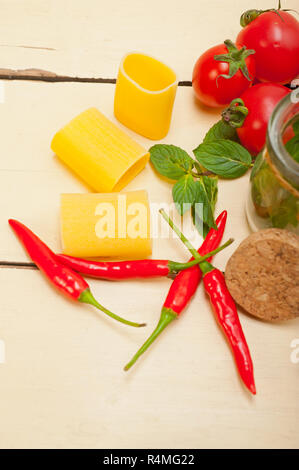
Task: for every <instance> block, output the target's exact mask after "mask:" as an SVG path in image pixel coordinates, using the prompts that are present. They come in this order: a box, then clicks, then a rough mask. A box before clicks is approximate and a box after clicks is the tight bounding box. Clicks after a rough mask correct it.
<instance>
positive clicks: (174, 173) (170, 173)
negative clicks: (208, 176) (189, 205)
mask: <svg viewBox="0 0 299 470" xmlns="http://www.w3.org/2000/svg"><path fill="white" fill-rule="evenodd" d="M149 152H150V156H151V162H152V164H153V165H154V167H155V169H156V170H157V172H158V173H160V174H161V175H163V176H166V177H167V178H170V179H172V180H178V179H180V178H181V176H184V175H185V174H186V173H188V172H189V171H190V170H191V169H192V167H193V159H192V158H191V157H190V156H189V155H188V153H187V152H185V150H182V149H181V148H180V147H176V146H175V145H164V144H157V145H154V146H153V147H151V148H150V150H149Z"/></svg>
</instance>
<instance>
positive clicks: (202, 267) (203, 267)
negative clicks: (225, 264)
mask: <svg viewBox="0 0 299 470" xmlns="http://www.w3.org/2000/svg"><path fill="white" fill-rule="evenodd" d="M213 269H215V268H214V266H213V265H212V264H211V263H209V262H208V261H204V262H203V263H200V270H201V272H202V273H203V275H205V274H207V273H209V272H210V271H212V270H213Z"/></svg>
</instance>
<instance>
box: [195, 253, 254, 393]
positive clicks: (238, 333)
mask: <svg viewBox="0 0 299 470" xmlns="http://www.w3.org/2000/svg"><path fill="white" fill-rule="evenodd" d="M199 266H200V269H201V270H202V272H203V283H204V286H205V290H206V292H207V294H208V295H209V297H210V300H211V304H212V306H213V310H214V313H215V315H216V318H217V320H218V322H219V324H220V326H221V328H222V330H223V332H224V334H225V335H226V337H227V339H228V341H229V343H230V345H231V348H232V351H233V354H234V357H235V361H236V365H237V368H238V371H239V374H240V376H241V378H242V380H243V382H244V384H245V385H246V387H247V388H248V389H249V390H250V391H251V393H253V394H254V395H255V394H256V388H255V383H254V374H253V364H252V359H251V355H250V351H249V348H248V344H247V342H246V339H245V336H244V333H243V329H242V326H241V323H240V320H239V315H238V311H237V308H236V304H235V302H234V300H233V298H232V296H231V295H230V293H229V290H228V288H227V286H226V282H225V278H224V275H223V274H222V272H221V271H219V269H216V268H215V267H214V266H213V265H211V264H210V263H208V262H206V261H204V262H203V263H200V265H199Z"/></svg>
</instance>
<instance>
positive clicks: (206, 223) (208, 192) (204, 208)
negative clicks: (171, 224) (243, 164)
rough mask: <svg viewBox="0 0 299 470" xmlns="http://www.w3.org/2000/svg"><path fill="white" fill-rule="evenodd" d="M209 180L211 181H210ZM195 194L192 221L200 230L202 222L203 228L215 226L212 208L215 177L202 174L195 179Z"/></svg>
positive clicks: (215, 186)
mask: <svg viewBox="0 0 299 470" xmlns="http://www.w3.org/2000/svg"><path fill="white" fill-rule="evenodd" d="M210 180H211V181H210ZM196 186H197V194H196V199H195V203H194V204H193V206H192V217H193V223H194V225H195V226H196V228H197V229H198V230H199V231H200V228H201V226H202V224H201V221H202V222H203V230H204V233H206V230H207V229H209V228H211V227H213V228H217V227H216V223H215V219H214V209H215V204H216V200H217V191H218V190H217V178H209V177H207V176H203V177H202V178H200V179H199V180H197V181H196Z"/></svg>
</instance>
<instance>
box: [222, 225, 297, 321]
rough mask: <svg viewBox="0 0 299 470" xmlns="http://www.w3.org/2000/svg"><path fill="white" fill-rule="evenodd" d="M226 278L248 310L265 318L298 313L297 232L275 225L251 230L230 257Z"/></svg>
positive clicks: (241, 303) (285, 318) (235, 297)
mask: <svg viewBox="0 0 299 470" xmlns="http://www.w3.org/2000/svg"><path fill="white" fill-rule="evenodd" d="M225 278H226V282H227V286H228V288H229V290H230V293H231V295H232V296H233V298H234V299H235V301H236V302H237V303H238V304H239V305H240V306H241V307H243V308H244V309H245V310H246V311H247V312H248V313H250V314H252V315H254V316H256V317H258V318H261V319H263V320H266V321H282V320H289V319H294V318H296V317H299V236H298V235H296V234H294V233H291V232H288V231H287V230H282V229H277V228H270V229H266V230H260V231H259V232H256V233H252V234H251V235H250V236H249V237H247V238H246V239H245V240H244V241H243V242H242V243H241V244H240V246H239V247H238V248H237V250H236V251H235V252H234V254H233V255H232V256H231V258H230V259H229V261H228V263H227V266H226V270H225Z"/></svg>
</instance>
